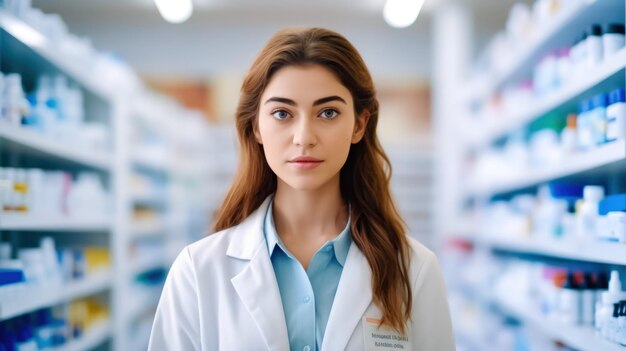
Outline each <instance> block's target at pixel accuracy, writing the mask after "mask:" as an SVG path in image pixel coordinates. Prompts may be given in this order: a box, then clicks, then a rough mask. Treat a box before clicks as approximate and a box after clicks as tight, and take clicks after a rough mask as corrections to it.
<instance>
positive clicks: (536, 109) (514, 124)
mask: <svg viewBox="0 0 626 351" xmlns="http://www.w3.org/2000/svg"><path fill="white" fill-rule="evenodd" d="M596 2H602V1H601V0H597V1H596ZM625 67H626V49H622V50H621V51H620V52H619V53H616V54H614V55H613V56H612V57H610V58H609V59H608V60H607V61H606V62H603V63H602V64H601V65H600V66H599V67H595V68H592V69H590V70H589V71H588V72H585V74H584V75H582V76H578V77H575V78H573V79H571V80H570V81H569V83H568V84H567V85H565V86H564V87H562V89H560V90H558V91H556V92H554V93H552V94H549V95H548V96H546V97H541V98H537V99H536V100H535V101H532V102H531V103H529V104H527V106H526V107H525V108H523V109H520V110H516V111H502V114H501V115H502V116H503V117H501V118H500V120H499V121H496V122H494V124H491V125H487V128H484V131H483V132H482V133H481V134H480V135H479V137H478V140H477V141H476V142H475V143H476V145H474V146H475V147H485V146H487V145H488V144H490V143H491V142H493V141H495V140H496V139H497V138H499V137H501V136H503V135H505V134H506V133H507V132H510V131H513V130H515V129H517V128H521V127H523V126H524V125H526V124H528V123H529V122H531V121H532V120H534V119H536V118H538V117H540V116H543V115H545V114H546V113H548V112H550V111H554V110H557V111H559V110H565V111H567V110H576V108H575V106H576V102H577V101H580V100H581V98H582V97H585V96H587V97H588V96H590V95H592V94H593V93H596V92H602V91H604V90H606V89H605V88H606V87H607V86H612V85H615V84H616V82H619V81H621V80H623V77H624V68H625ZM480 119H482V120H486V119H487V118H486V117H484V116H483V117H482V118H480Z"/></svg>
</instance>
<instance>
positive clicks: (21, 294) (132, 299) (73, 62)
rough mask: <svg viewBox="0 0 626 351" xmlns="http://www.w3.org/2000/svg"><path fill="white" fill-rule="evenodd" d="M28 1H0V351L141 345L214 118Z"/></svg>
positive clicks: (195, 232)
mask: <svg viewBox="0 0 626 351" xmlns="http://www.w3.org/2000/svg"><path fill="white" fill-rule="evenodd" d="M28 3H29V2H27V1H4V2H3V4H4V5H3V6H2V7H0V57H1V58H2V60H0V71H1V74H0V94H1V97H2V98H1V99H0V101H1V102H2V108H1V109H0V111H2V113H1V115H0V339H1V340H2V343H0V349H4V348H8V349H9V350H13V349H15V348H18V349H20V350H36V349H41V350H43V349H46V350H51V349H54V350H91V349H94V348H102V349H117V350H139V349H145V348H146V347H147V339H148V334H149V329H150V326H151V323H152V315H153V313H154V310H155V307H156V303H157V299H158V296H159V294H160V290H161V286H162V284H163V281H164V277H165V275H166V273H167V269H168V268H169V265H170V263H171V262H172V261H173V259H174V256H175V255H176V254H177V253H178V252H179V251H180V249H181V248H182V247H183V246H184V245H185V244H187V243H189V242H191V241H193V240H196V239H197V238H198V237H199V236H200V235H202V234H203V233H204V232H205V230H206V228H207V227H208V224H209V223H207V221H208V219H209V218H210V217H209V216H208V215H207V214H208V213H209V210H210V208H209V204H210V201H209V195H210V194H208V193H207V191H206V190H205V189H207V187H206V186H205V184H206V181H207V179H209V177H210V176H211V172H215V170H211V169H209V168H206V167H199V166H198V165H197V162H194V161H193V160H197V159H202V158H206V157H207V153H208V152H210V149H211V147H212V146H211V142H210V135H211V126H210V125H209V124H208V123H207V122H206V120H205V119H204V118H203V117H202V116H200V115H199V113H197V112H194V111H191V110H188V109H185V108H183V107H181V106H179V105H178V104H177V103H174V102H173V101H172V100H171V99H169V98H166V97H164V96H161V95H158V94H156V93H154V92H151V91H150V90H149V89H148V88H146V87H145V86H144V84H143V83H141V81H140V80H139V79H138V77H137V75H136V74H135V73H134V71H133V70H132V69H131V68H129V67H128V66H126V65H125V64H123V63H121V62H119V61H116V60H115V59H114V58H111V57H109V56H106V55H104V54H101V53H99V52H97V51H96V50H94V49H93V47H91V46H90V44H89V43H88V41H87V40H85V39H82V38H78V37H76V36H74V35H72V34H70V33H68V30H67V27H66V25H65V23H64V22H63V20H62V19H61V18H60V17H58V16H55V15H47V14H43V13H42V12H41V11H38V10H36V9H33V8H30V7H29V6H28ZM105 77H106V79H105ZM105 82H106V83H105ZM3 347H4V348H3Z"/></svg>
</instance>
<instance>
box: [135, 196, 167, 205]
mask: <svg viewBox="0 0 626 351" xmlns="http://www.w3.org/2000/svg"><path fill="white" fill-rule="evenodd" d="M132 200H133V203H135V204H140V205H156V206H163V205H165V204H167V197H166V195H165V194H145V195H144V194H135V195H133V196H132Z"/></svg>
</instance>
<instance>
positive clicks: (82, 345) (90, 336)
mask: <svg viewBox="0 0 626 351" xmlns="http://www.w3.org/2000/svg"><path fill="white" fill-rule="evenodd" d="M112 332H113V327H112V325H111V322H110V321H105V322H100V323H98V324H97V325H95V326H93V327H91V328H90V329H89V331H88V332H87V333H85V334H84V335H83V336H81V337H80V338H78V339H76V340H72V341H70V342H69V343H67V344H66V345H63V346H61V347H58V348H55V349H54V350H53V351H87V350H92V349H94V348H95V347H97V346H99V345H101V344H102V343H104V342H105V341H106V340H107V339H109V338H110V337H111V334H112Z"/></svg>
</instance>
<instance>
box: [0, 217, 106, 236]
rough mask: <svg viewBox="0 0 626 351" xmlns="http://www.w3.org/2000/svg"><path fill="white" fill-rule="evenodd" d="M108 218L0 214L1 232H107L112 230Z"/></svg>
mask: <svg viewBox="0 0 626 351" xmlns="http://www.w3.org/2000/svg"><path fill="white" fill-rule="evenodd" d="M111 225H112V224H111V221H110V220H109V219H107V218H94V219H84V218H71V217H61V216H59V217H48V218H46V217H42V216H31V215H21V214H3V213H0V230H7V231H35V230H38V231H54V232H57V231H63V232H105V231H109V230H110V229H111Z"/></svg>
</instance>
